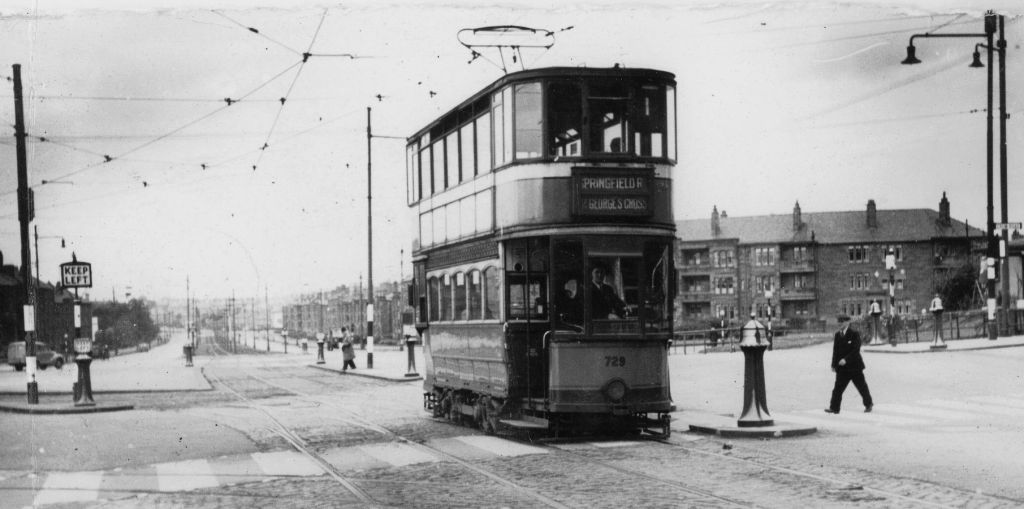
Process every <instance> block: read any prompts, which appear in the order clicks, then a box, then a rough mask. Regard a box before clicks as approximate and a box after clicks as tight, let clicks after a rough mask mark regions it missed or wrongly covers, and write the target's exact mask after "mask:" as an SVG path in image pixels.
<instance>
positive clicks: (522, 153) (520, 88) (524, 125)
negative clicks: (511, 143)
mask: <svg viewBox="0 0 1024 509" xmlns="http://www.w3.org/2000/svg"><path fill="white" fill-rule="evenodd" d="M540 91H541V88H540V83H521V84H518V85H515V121H516V126H515V130H516V135H515V144H516V159H531V158H535V157H540V144H541V135H540V133H541V104H542V102H541V92H540Z"/></svg>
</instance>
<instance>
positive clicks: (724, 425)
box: [676, 412, 818, 438]
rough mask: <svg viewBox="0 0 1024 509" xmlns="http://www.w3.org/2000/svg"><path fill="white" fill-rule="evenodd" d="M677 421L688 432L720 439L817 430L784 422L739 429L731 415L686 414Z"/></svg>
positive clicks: (778, 435)
mask: <svg viewBox="0 0 1024 509" xmlns="http://www.w3.org/2000/svg"><path fill="white" fill-rule="evenodd" d="M676 419H677V420H680V421H683V422H686V423H687V425H688V426H689V429H690V431H692V432H694V433H703V434H707V435H717V436H720V437H722V438H790V437H800V436H805V435H810V434H812V433H816V432H817V431H818V428H816V427H814V426H804V425H799V424H789V423H785V422H778V421H775V422H773V423H772V424H771V425H770V426H758V427H748V426H743V427H740V426H738V425H737V420H736V417H735V416H733V415H712V414H694V413H690V412H686V414H685V415H684V416H681V417H680V416H677V417H676Z"/></svg>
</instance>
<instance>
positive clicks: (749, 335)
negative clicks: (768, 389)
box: [736, 313, 775, 428]
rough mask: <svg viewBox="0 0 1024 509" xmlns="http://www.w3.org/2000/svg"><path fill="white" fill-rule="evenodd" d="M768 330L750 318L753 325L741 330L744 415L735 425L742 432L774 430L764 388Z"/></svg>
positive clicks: (752, 317)
mask: <svg viewBox="0 0 1024 509" xmlns="http://www.w3.org/2000/svg"><path fill="white" fill-rule="evenodd" d="M766 332H767V329H765V327H764V325H762V324H761V322H758V321H757V320H755V319H754V314H753V313H751V314H750V321H749V322H747V323H746V324H744V325H743V327H742V328H741V329H740V339H741V340H740V350H742V351H743V359H744V371H743V413H742V414H741V415H740V418H739V421H737V423H736V425H737V426H739V427H741V428H754V427H761V426H772V425H774V424H775V421H774V420H773V419H772V416H771V414H769V413H768V402H767V396H766V394H765V385H764V351H765V349H767V348H768V340H767V337H766V335H765V334H766Z"/></svg>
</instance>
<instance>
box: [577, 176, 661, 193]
mask: <svg viewBox="0 0 1024 509" xmlns="http://www.w3.org/2000/svg"><path fill="white" fill-rule="evenodd" d="M582 188H583V189H584V190H598V189H604V190H609V191H621V190H625V189H634V190H644V189H646V188H647V179H645V178H644V177H583V179H582Z"/></svg>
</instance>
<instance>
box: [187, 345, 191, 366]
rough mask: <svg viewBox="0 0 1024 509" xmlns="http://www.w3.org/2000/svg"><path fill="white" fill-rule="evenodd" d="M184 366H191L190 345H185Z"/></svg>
mask: <svg viewBox="0 0 1024 509" xmlns="http://www.w3.org/2000/svg"><path fill="white" fill-rule="evenodd" d="M185 367H186V368H191V367H192V345H185Z"/></svg>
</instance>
